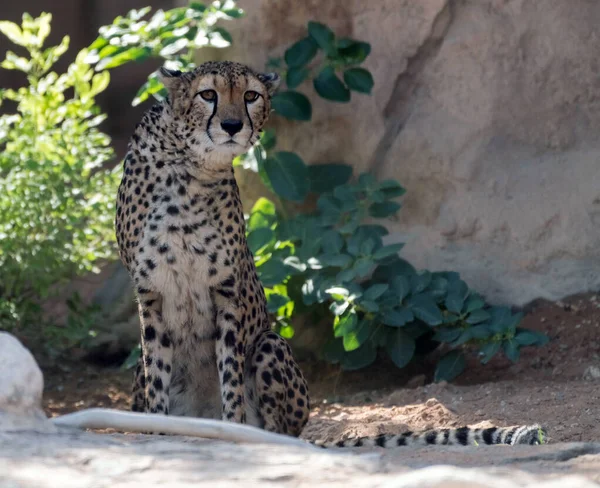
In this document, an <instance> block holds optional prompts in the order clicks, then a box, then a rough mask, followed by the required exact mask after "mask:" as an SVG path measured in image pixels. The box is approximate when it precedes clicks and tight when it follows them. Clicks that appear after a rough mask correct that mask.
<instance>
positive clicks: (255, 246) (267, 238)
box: [247, 227, 275, 254]
mask: <svg viewBox="0 0 600 488" xmlns="http://www.w3.org/2000/svg"><path fill="white" fill-rule="evenodd" d="M274 238H275V233H274V232H273V231H272V230H271V229H269V228H268V227H260V228H258V229H255V230H253V231H250V233H249V234H248V237H247V241H248V247H249V248H250V252H252V254H257V253H258V251H260V250H261V249H262V248H263V247H265V246H266V245H267V244H269V243H270V242H271V241H273V239H274Z"/></svg>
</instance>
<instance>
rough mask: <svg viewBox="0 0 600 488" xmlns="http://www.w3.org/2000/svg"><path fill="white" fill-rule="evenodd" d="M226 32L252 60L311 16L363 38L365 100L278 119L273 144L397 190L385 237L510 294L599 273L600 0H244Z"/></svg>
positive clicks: (553, 295) (286, 40)
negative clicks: (301, 119) (367, 75)
mask: <svg viewBox="0 0 600 488" xmlns="http://www.w3.org/2000/svg"><path fill="white" fill-rule="evenodd" d="M240 5H241V6H242V8H244V9H245V10H246V12H247V16H246V18H245V19H242V20H241V21H239V22H235V23H232V24H231V27H232V31H233V33H234V40H235V44H234V46H233V47H232V48H230V49H227V50H224V51H215V52H207V53H203V54H204V56H207V57H208V56H212V57H215V56H219V57H220V58H230V59H234V60H239V61H244V62H247V63H250V64H252V65H254V66H257V67H262V66H264V64H265V62H266V60H267V58H268V56H273V55H280V54H282V53H283V52H284V50H285V48H286V47H287V46H289V45H290V44H291V43H293V42H294V41H295V40H297V39H298V38H300V37H301V36H303V35H304V32H305V26H306V23H307V22H308V21H309V20H318V21H321V22H324V23H326V24H328V25H330V26H331V27H332V28H333V29H334V30H335V31H336V33H338V34H339V35H340V36H351V37H354V38H357V39H361V40H366V41H368V42H370V43H371V45H372V53H371V55H370V56H369V58H368V59H367V62H366V67H367V68H368V69H369V70H370V71H371V72H372V73H373V75H374V78H375V89H374V94H373V96H371V97H369V96H354V97H353V99H352V102H351V103H350V104H348V105H333V106H332V104H331V103H329V102H325V101H323V100H320V99H319V98H318V97H317V96H316V95H315V93H314V91H313V89H312V86H310V83H309V82H307V83H305V85H303V86H302V87H301V88H300V89H301V91H303V92H304V93H306V94H307V95H309V96H310V98H311V102H312V103H313V109H314V110H313V122H311V123H307V124H298V123H294V124H289V123H282V122H278V123H277V125H278V140H279V145H280V148H281V149H294V150H296V151H298V152H299V154H300V155H301V156H302V157H303V158H304V159H305V161H307V162H309V163H311V164H318V163H320V162H332V161H343V162H346V163H350V164H353V165H354V167H355V168H356V171H365V170H368V171H372V172H374V173H375V175H376V176H377V177H379V178H396V179H398V180H399V181H400V182H401V183H402V184H403V185H404V186H405V187H406V188H407V190H408V193H407V195H406V197H405V199H404V209H403V210H402V212H401V218H400V220H399V221H398V222H392V223H390V228H391V230H393V234H392V235H391V236H390V239H391V240H405V241H406V242H407V246H406V248H405V251H404V255H405V257H407V258H408V259H409V260H410V261H411V262H413V263H414V264H416V265H417V266H418V267H423V268H425V267H427V268H430V269H436V270H437V269H454V270H457V271H460V272H461V273H462V274H463V275H464V278H465V279H466V280H467V281H468V282H469V283H470V284H471V285H472V286H473V287H474V288H475V289H478V290H479V291H481V292H483V293H485V294H487V295H488V297H489V298H490V299H491V300H492V301H495V302H505V303H511V304H516V305H522V304H525V303H527V302H529V301H531V300H532V299H534V298H538V297H544V298H548V299H557V298H560V297H562V296H565V295H567V294H572V293H576V292H581V291H586V290H589V289H594V288H597V287H598V286H599V285H600V274H598V273H597V269H598V266H599V265H600V232H599V227H598V223H599V221H600V220H599V219H600V140H599V137H598V135H599V134H600V98H599V94H600V76H599V75H600V72H599V66H600V64H599V60H598V59H599V57H598V53H599V52H600V3H599V2H597V1H595V0H419V1H414V0H379V1H377V2H364V1H363V0H350V1H349V0H343V1H342V0H328V1H326V2H322V1H317V0H277V1H268V0H242V1H241V2H240Z"/></svg>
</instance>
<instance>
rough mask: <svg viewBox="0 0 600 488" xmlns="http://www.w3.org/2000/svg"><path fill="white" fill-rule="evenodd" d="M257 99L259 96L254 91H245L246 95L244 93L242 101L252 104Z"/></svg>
mask: <svg viewBox="0 0 600 488" xmlns="http://www.w3.org/2000/svg"><path fill="white" fill-rule="evenodd" d="M258 97H259V94H258V93H256V92H255V91H251V90H250V91H247V92H246V93H244V100H246V101H247V102H254V101H255V100H256V99H257V98H258Z"/></svg>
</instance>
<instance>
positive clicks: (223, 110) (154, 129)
mask: <svg viewBox="0 0 600 488" xmlns="http://www.w3.org/2000/svg"><path fill="white" fill-rule="evenodd" d="M160 78H161V80H162V81H163V83H164V84H165V86H166V88H167V90H168V93H169V97H168V100H167V101H166V102H164V103H162V104H159V105H156V106H154V107H152V108H150V109H149V110H148V111H147V112H146V113H145V114H144V116H143V118H142V121H141V122H140V123H139V124H138V125H137V127H136V129H135V133H134V134H133V136H132V138H131V141H130V144H129V149H128V153H127V155H126V157H125V161H124V174H123V178H122V181H121V184H120V187H119V191H118V198H117V215H116V220H115V224H116V233H117V241H118V244H119V250H120V256H121V259H122V261H123V263H124V265H125V266H126V267H127V270H128V271H129V274H130V275H131V278H132V280H133V281H134V284H135V291H136V295H137V299H138V302H139V315H140V322H141V344H142V355H141V358H140V361H139V363H138V366H137V369H136V372H135V379H134V386H133V404H132V410H134V411H136V412H146V413H153V414H163V415H168V414H171V415H177V416H184V417H203V418H209V419H210V418H212V419H222V420H226V421H232V422H237V423H247V424H250V425H253V426H257V427H260V428H263V429H265V430H267V431H270V432H276V433H281V434H288V435H291V436H299V435H300V433H301V431H302V429H303V427H304V426H305V424H306V422H307V421H308V416H309V409H310V404H309V396H308V388H307V385H306V382H305V380H304V377H303V375H302V372H301V371H300V368H299V367H298V365H297V364H296V362H295V361H294V358H293V356H292V352H291V350H290V347H289V345H288V344H287V343H286V341H285V340H284V339H283V338H281V337H280V336H279V335H277V334H276V333H274V332H272V331H271V329H270V321H269V317H268V313H267V305H266V299H265V294H264V290H263V287H262V285H261V284H260V282H259V280H258V277H257V273H256V268H255V266H254V261H253V257H252V254H251V253H250V251H249V249H248V245H247V242H246V238H245V226H244V216H243V211H242V205H241V201H240V196H239V190H238V186H237V184H236V181H235V178H234V174H233V169H232V164H231V163H232V159H233V158H234V157H235V156H237V155H239V154H242V153H243V152H245V151H246V150H247V149H248V148H250V147H251V146H252V145H253V144H254V143H255V142H256V141H257V139H258V137H259V133H260V130H261V129H262V127H263V126H264V124H265V122H266V121H267V118H268V115H269V112H270V109H271V107H270V101H271V96H272V94H273V93H274V91H275V90H276V88H277V85H278V83H279V78H278V76H277V75H275V74H260V73H256V72H254V71H253V70H251V69H250V68H248V67H246V66H243V65H241V64H237V63H231V62H209V63H205V64H203V65H201V66H200V67H198V68H197V69H196V70H194V71H192V72H189V73H181V72H178V71H168V70H165V69H162V70H161V71H160ZM161 424H164V422H161ZM538 434H539V432H538V427H537V426H530V427H519V428H492V429H483V430H482V429H469V428H462V429H453V430H440V431H430V432H425V433H412V432H407V433H405V434H402V435H381V436H378V437H373V438H359V439H353V440H348V441H341V442H337V443H320V445H323V446H325V447H329V446H339V447H343V446H361V445H373V446H382V447H390V446H404V445H421V444H423V445H427V444H461V445H469V444H473V443H475V442H477V443H480V444H498V443H504V444H520V443H525V444H531V443H534V441H536V439H537V440H539V439H540V437H539V435H538Z"/></svg>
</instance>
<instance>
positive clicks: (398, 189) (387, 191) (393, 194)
mask: <svg viewBox="0 0 600 488" xmlns="http://www.w3.org/2000/svg"><path fill="white" fill-rule="evenodd" d="M378 189H379V191H380V192H382V193H383V194H384V196H385V198H386V199H390V198H397V197H401V196H402V195H404V194H405V193H406V190H405V189H404V188H403V187H402V186H401V185H400V183H398V182H397V181H396V180H383V181H381V182H379V185H378Z"/></svg>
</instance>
